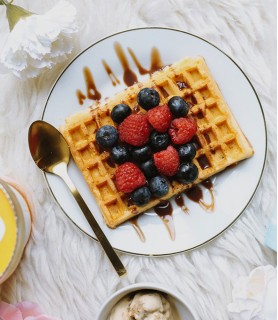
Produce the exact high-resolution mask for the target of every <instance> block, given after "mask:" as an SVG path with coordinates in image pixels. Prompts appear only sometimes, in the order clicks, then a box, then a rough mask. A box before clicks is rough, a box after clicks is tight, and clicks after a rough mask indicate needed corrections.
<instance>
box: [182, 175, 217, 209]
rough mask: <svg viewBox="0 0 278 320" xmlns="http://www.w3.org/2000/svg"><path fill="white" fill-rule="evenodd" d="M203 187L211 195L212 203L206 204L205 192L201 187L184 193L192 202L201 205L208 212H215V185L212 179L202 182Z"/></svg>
mask: <svg viewBox="0 0 278 320" xmlns="http://www.w3.org/2000/svg"><path fill="white" fill-rule="evenodd" d="M201 185H202V186H203V187H204V188H206V189H208V190H209V192H210V195H211V203H206V202H205V201H204V199H203V190H202V189H201V188H200V186H199V185H196V186H193V187H192V188H190V189H188V190H186V191H185V192H184V193H185V195H186V196H187V197H188V198H189V199H190V200H191V201H194V202H196V203H199V205H200V206H201V207H202V208H203V209H204V210H206V211H213V209H214V203H215V198H214V189H213V183H212V181H211V180H210V179H206V180H204V181H203V182H201Z"/></svg>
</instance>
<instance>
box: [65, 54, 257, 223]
mask: <svg viewBox="0 0 278 320" xmlns="http://www.w3.org/2000/svg"><path fill="white" fill-rule="evenodd" d="M144 87H153V88H155V89H156V90H157V91H158V92H159V94H160V97H161V102H160V104H165V103H167V101H168V100H169V99H170V98H171V97H172V96H181V97H183V98H184V99H185V100H186V101H188V102H189V104H190V105H191V109H190V111H189V116H191V117H193V118H195V120H196V121H197V124H198V130H197V133H196V137H195V143H196V144H197V145H198V150H197V154H196V157H195V159H194V161H193V162H194V163H195V164H196V166H197V167H198V169H199V177H198V180H197V181H196V182H195V183H198V182H200V181H202V180H205V179H207V178H208V177H210V176H212V175H214V174H216V173H217V172H219V171H222V170H224V169H225V168H226V167H228V166H230V165H232V164H235V163H237V162H238V161H240V160H243V159H246V158H248V157H251V156H252V154H253V153H254V151H253V149H252V146H251V145H250V143H249V142H248V140H247V139H246V137H245V136H244V134H243V132H242V131H241V129H240V127H239V126H238V124H237V122H236V120H235V119H234V117H233V115H232V113H231V111H230V109H229V107H228V106H227V104H226V102H225V101H224V99H223V96H222V94H221V93H220V90H219V88H218V86H217V84H216V83H215V81H214V80H213V78H212V76H211V74H210V72H209V70H208V68H207V65H206V63H205V61H204V59H203V58H202V57H197V58H185V59H183V60H181V61H179V62H177V63H174V64H173V65H171V66H167V67H165V68H164V69H163V70H161V71H157V72H155V73H154V74H152V76H151V77H150V79H149V80H147V81H146V82H144V83H143V84H142V83H137V84H135V85H133V86H132V87H128V88H127V89H126V90H124V91H122V92H120V93H118V94H116V95H115V96H114V97H112V98H109V99H107V100H105V101H104V102H102V103H98V104H97V105H96V106H94V107H92V108H90V109H87V110H85V111H82V112H79V113H77V114H75V115H73V116H70V117H68V118H67V119H66V123H65V124H64V125H63V126H62V128H61V132H62V133H63V135H64V137H65V138H66V140H67V142H68V144H69V147H70V149H71V153H72V156H73V158H74V160H75V162H76V164H77V166H78V167H79V169H80V170H81V171H82V173H83V176H84V178H85V180H86V182H87V183H88V185H89V187H90V190H91V192H92V193H93V195H94V197H95V199H96V201H97V203H98V205H99V207H100V209H101V212H102V215H103V217H104V220H105V222H106V224H107V225H108V226H109V227H111V228H115V227H116V226H117V225H119V224H121V223H122V222H124V221H126V220H128V219H130V218H132V217H134V216H135V215H137V214H139V213H142V212H144V211H146V210H147V209H149V208H151V207H153V206H155V205H157V204H158V203H159V202H160V201H161V199H152V200H151V201H150V202H149V203H148V204H147V205H146V206H144V207H137V206H135V205H133V204H131V203H129V201H128V199H127V196H126V195H125V194H123V193H121V192H119V191H118V190H117V189H116V185H115V182H114V173H115V170H116V168H117V165H115V164H113V163H112V162H111V160H110V157H109V153H108V152H106V151H103V152H102V151H101V150H100V149H99V147H98V145H97V144H96V140H95V133H96V130H97V129H98V128H99V127H101V126H103V125H114V123H113V121H112V119H111V117H110V111H111V110H112V108H113V107H114V106H115V105H116V104H118V103H125V104H127V105H129V106H130V107H131V108H133V110H134V112H142V113H145V110H143V109H141V108H140V107H139V106H138V104H137V101H136V98H137V94H138V92H139V91H140V90H141V89H142V88H144ZM170 185H171V187H170V190H169V192H168V194H167V195H166V196H165V197H163V199H169V198H171V197H172V196H173V195H176V194H178V193H179V192H181V191H184V190H186V189H188V188H190V187H191V185H184V184H181V183H178V182H177V181H171V182H170Z"/></svg>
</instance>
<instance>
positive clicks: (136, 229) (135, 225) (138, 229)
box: [130, 217, 146, 242]
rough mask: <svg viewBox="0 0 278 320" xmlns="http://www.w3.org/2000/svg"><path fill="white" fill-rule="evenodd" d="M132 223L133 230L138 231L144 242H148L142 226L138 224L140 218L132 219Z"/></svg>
mask: <svg viewBox="0 0 278 320" xmlns="http://www.w3.org/2000/svg"><path fill="white" fill-rule="evenodd" d="M130 223H131V225H132V227H133V229H134V230H135V231H136V233H137V235H138V237H139V239H140V240H141V241H142V242H146V237H145V234H144V232H143V230H142V229H141V227H140V225H139V224H138V217H135V218H133V219H131V220H130Z"/></svg>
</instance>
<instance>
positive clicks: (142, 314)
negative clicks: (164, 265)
mask: <svg viewBox="0 0 278 320" xmlns="http://www.w3.org/2000/svg"><path fill="white" fill-rule="evenodd" d="M96 319H97V320H131V319H142V320H144V319H148V320H155V319H161V320H195V319H196V316H195V315H194V312H193V311H192V310H191V309H190V307H189V306H188V305H187V304H186V303H185V301H184V299H183V298H182V297H181V296H180V295H179V294H177V293H176V292H175V291H174V290H173V289H172V288H170V287H168V286H165V285H161V284H154V283H137V284H133V285H130V286H128V287H125V288H123V289H121V290H119V291H117V292H116V293H114V294H113V295H112V296H111V297H110V298H108V299H107V300H106V301H105V302H104V304H103V306H102V307H101V310H100V312H99V314H98V316H97V318H96Z"/></svg>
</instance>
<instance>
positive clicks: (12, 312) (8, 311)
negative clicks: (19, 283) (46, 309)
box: [0, 301, 23, 320]
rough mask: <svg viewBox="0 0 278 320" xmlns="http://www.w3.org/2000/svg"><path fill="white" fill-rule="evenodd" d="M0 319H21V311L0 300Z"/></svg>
mask: <svg viewBox="0 0 278 320" xmlns="http://www.w3.org/2000/svg"><path fill="white" fill-rule="evenodd" d="M0 319H1V320H23V318H22V314H21V311H20V310H19V309H18V308H17V307H16V306H14V305H12V304H9V303H6V302H4V301H0Z"/></svg>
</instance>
